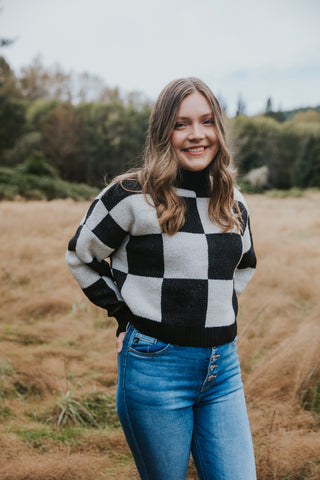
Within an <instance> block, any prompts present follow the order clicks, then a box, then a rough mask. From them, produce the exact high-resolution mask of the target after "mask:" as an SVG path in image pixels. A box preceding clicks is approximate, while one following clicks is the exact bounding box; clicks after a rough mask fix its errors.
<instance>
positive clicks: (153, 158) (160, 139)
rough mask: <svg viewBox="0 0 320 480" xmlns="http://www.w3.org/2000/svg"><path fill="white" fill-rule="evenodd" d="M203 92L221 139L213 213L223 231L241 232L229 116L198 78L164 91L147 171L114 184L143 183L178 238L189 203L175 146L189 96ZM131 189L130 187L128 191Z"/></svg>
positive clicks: (213, 174)
mask: <svg viewBox="0 0 320 480" xmlns="http://www.w3.org/2000/svg"><path fill="white" fill-rule="evenodd" d="M196 91H198V92H200V93H201V94H202V95H203V96H204V97H205V99H206V100H207V101H208V103H209V105H210V107H211V110H212V114H213V122H214V127H215V130H216V133H217V136H218V140H219V150H218V152H217V154H216V156H215V157H214V158H213V159H212V162H211V164H210V165H209V167H208V168H207V172H208V177H209V178H208V184H210V185H211V192H210V201H209V206H208V214H209V218H210V219H211V221H213V222H216V223H217V224H218V225H219V226H220V227H221V229H222V231H223V232H227V231H232V230H234V229H236V230H237V231H238V230H239V227H240V224H239V216H240V212H239V209H238V208H237V204H235V202H234V190H233V188H234V171H233V170H232V168H231V158H230V153H229V150H228V147H227V142H226V132H225V127H224V121H223V114H222V110H221V107H220V105H219V102H218V100H217V98H216V97H215V96H214V94H213V93H212V91H211V90H210V88H209V87H208V86H207V85H206V84H205V83H204V82H203V81H201V80H199V79H198V78H195V77H189V78H181V79H178V80H173V81H172V82H170V83H169V84H168V85H167V86H166V87H165V88H164V89H163V90H162V92H161V93H160V95H159V97H158V99H157V101H156V103H155V105H154V108H153V111H152V113H151V117H150V121H149V129H148V135H147V141H146V146H145V151H144V165H143V167H142V168H141V169H139V170H136V171H131V172H128V173H126V174H123V175H120V176H118V177H116V178H115V179H114V181H120V183H121V184H122V186H123V182H124V180H128V179H131V180H137V181H138V182H139V184H140V185H141V191H142V192H143V193H144V195H145V197H146V200H147V201H148V202H149V203H150V201H149V200H148V195H149V196H150V197H151V198H152V201H153V204H154V206H155V208H156V209H157V216H158V220H159V223H160V226H161V230H162V231H163V232H165V233H167V234H169V235H174V234H175V233H177V232H178V230H180V229H181V228H182V227H183V225H184V222H185V212H186V205H185V203H184V200H183V198H182V197H181V196H179V195H178V193H177V191H176V188H175V187H176V181H177V178H178V175H179V168H180V166H179V161H178V158H177V156H176V154H175V152H174V149H173V147H172V143H171V137H172V133H173V130H174V127H175V124H176V119H177V116H178V111H179V107H180V104H181V102H182V101H183V99H184V98H186V97H187V96H188V95H190V94H191V93H193V92H196ZM123 188H125V187H123Z"/></svg>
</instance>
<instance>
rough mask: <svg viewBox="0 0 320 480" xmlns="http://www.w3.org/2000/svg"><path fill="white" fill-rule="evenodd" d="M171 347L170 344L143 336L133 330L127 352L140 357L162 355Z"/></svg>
mask: <svg viewBox="0 0 320 480" xmlns="http://www.w3.org/2000/svg"><path fill="white" fill-rule="evenodd" d="M171 347H172V345H171V344H170V343H166V342H163V341H162V340H158V339H157V338H154V337H150V336H149V335H144V334H143V333H140V332H139V331H138V330H136V329H135V331H134V333H133V335H132V337H131V338H130V343H129V352H132V353H134V354H136V355H140V356H146V357H150V356H157V355H162V354H163V353H165V352H166V351H167V350H169V349H170V348H171Z"/></svg>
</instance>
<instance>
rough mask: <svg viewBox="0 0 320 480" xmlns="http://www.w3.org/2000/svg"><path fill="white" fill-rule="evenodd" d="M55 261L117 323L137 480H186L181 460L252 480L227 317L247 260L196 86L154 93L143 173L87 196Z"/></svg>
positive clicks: (203, 89)
mask: <svg viewBox="0 0 320 480" xmlns="http://www.w3.org/2000/svg"><path fill="white" fill-rule="evenodd" d="M108 257H109V258H110V264H111V267H109V263H108V262H106V261H105V259H106V258H108ZM66 258H67V262H68V264H69V267H70V269H71V271H72V273H73V275H74V276H75V278H76V280H77V281H78V282H79V284H80V286H81V288H82V289H83V291H84V293H85V294H86V295H87V296H88V298H89V299H90V300H91V301H92V302H94V303H95V304H96V305H99V306H101V307H103V308H106V309H107V310H108V313H109V315H110V316H114V317H115V318H116V319H117V321H118V329H117V352H118V389H117V411H118V415H119V418H120V421H121V424H122V426H123V429H124V432H125V435H126V439H127V441H128V444H129V446H130V449H131V451H132V453H133V456H134V459H135V462H136V465H137V468H138V470H139V473H140V476H141V478H142V479H143V480H147V479H148V480H183V479H185V478H186V475H187V466H188V460H189V456H190V451H192V455H193V459H194V462H195V465H196V468H197V471H198V474H199V478H200V479H201V480H204V479H206V480H209V479H210V480H253V479H255V478H256V475H255V466H254V456H253V448H252V439H251V433H250V427H249V422H248V416H247V411H246V405H245V399H244V394H243V387H242V382H241V374H240V366H239V360H238V356H237V348H236V331H237V327H236V316H237V309H238V306H237V305H238V304H237V297H238V295H239V294H240V293H241V292H242V291H243V289H244V288H245V286H246V284H247V283H248V281H249V280H250V278H251V276H252V274H253V272H254V268H255V266H256V257H255V253H254V249H253V245H252V239H251V232H250V224H249V216H248V209H247V205H246V202H245V200H244V198H243V196H242V195H241V194H240V192H239V191H238V190H237V189H235V188H234V184H233V177H232V174H231V170H230V154H229V152H228V149H227V145H226V135H225V130H224V125H223V116H222V112H221V108H220V106H219V103H218V101H217V99H216V98H215V96H214V95H213V93H212V92H211V90H210V89H209V88H208V87H207V85H205V84H204V83H203V82H202V81H201V80H199V79H196V78H187V79H179V80H175V81H173V82H171V83H170V84H169V85H167V87H166V88H164V90H163V91H162V92H161V94H160V96H159V98H158V100H157V102H156V104H155V106H154V109H153V112H152V115H151V118H150V124H149V132H148V141H147V146H146V150H145V163H144V166H143V167H142V168H141V169H140V170H139V171H137V172H135V173H129V174H125V175H123V176H120V177H118V178H117V179H116V180H115V181H114V182H113V183H112V184H111V185H110V186H108V187H107V188H106V189H104V190H103V191H102V192H101V193H100V195H98V197H97V198H96V199H95V200H94V202H93V204H92V205H91V207H90V209H89V211H88V213H87V215H86V216H85V218H84V219H83V221H82V223H81V225H80V227H79V229H78V231H77V233H76V235H75V236H74V238H73V239H72V240H71V241H70V243H69V249H68V252H67V257H66Z"/></svg>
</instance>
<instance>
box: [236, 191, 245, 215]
mask: <svg viewBox="0 0 320 480" xmlns="http://www.w3.org/2000/svg"><path fill="white" fill-rule="evenodd" d="M234 200H235V201H236V202H237V203H238V204H242V205H243V207H242V208H245V210H247V212H248V204H247V202H246V199H245V198H244V196H243V194H242V193H241V192H240V190H239V189H238V188H236V187H234Z"/></svg>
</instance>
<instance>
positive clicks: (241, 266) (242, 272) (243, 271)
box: [234, 195, 257, 296]
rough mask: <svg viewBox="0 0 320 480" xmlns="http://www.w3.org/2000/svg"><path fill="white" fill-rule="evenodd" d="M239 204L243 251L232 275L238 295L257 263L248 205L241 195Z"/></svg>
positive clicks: (249, 278)
mask: <svg viewBox="0 0 320 480" xmlns="http://www.w3.org/2000/svg"><path fill="white" fill-rule="evenodd" d="M241 197H242V195H241ZM239 206H240V210H241V211H242V234H243V236H242V238H243V253H242V257H241V260H240V262H239V263H238V265H237V268H236V271H235V275H234V285H235V291H236V294H237V296H239V295H240V294H241V293H242V292H243V290H244V289H245V288H246V286H247V284H248V283H249V281H250V280H251V278H252V276H253V274H254V272H255V268H256V265H257V259H256V254H255V251H254V246H253V241H252V233H251V227H250V218H249V212H248V206H247V204H246V203H245V200H244V198H243V197H242V198H241V201H240V202H239Z"/></svg>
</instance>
